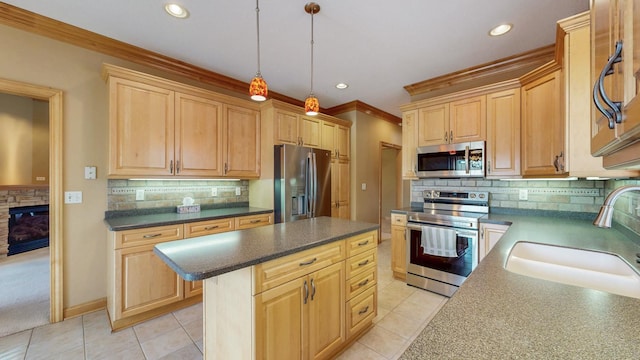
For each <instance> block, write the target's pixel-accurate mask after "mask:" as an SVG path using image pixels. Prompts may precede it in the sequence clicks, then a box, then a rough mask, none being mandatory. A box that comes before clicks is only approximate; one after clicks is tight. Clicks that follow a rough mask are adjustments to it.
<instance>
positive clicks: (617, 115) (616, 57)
mask: <svg viewBox="0 0 640 360" xmlns="http://www.w3.org/2000/svg"><path fill="white" fill-rule="evenodd" d="M621 54H622V40H619V41H617V42H616V49H615V52H614V53H613V55H611V57H610V58H609V61H607V64H606V65H605V66H604V69H602V72H600V77H599V78H598V92H599V93H600V96H601V97H602V100H603V101H604V102H605V104H607V106H609V108H610V109H611V111H609V110H605V111H606V113H608V114H609V116H607V118H608V119H609V128H610V129H613V127H612V126H613V124H612V122H611V120H612V118H613V120H614V121H615V122H616V123H618V124H619V123H621V122H622V112H621V110H620V109H621V107H622V103H621V102H614V101H612V100H611V99H610V98H609V96H607V94H606V92H605V90H604V78H605V76H608V75H611V74H613V64H616V63H619V62H621V61H622V56H621ZM598 110H600V109H599V108H598ZM612 112H613V114H611V113H612ZM605 116H606V114H605Z"/></svg>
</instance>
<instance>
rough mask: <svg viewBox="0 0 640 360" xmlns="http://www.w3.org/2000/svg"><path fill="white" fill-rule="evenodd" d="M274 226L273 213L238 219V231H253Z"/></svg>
mask: <svg viewBox="0 0 640 360" xmlns="http://www.w3.org/2000/svg"><path fill="white" fill-rule="evenodd" d="M269 224H273V213H268V214H259V215H248V216H240V217H237V218H236V224H235V225H236V230H242V229H251V228H254V227H258V226H264V225H269Z"/></svg>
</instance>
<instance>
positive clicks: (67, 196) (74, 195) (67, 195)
mask: <svg viewBox="0 0 640 360" xmlns="http://www.w3.org/2000/svg"><path fill="white" fill-rule="evenodd" d="M64 203H65V204H80V203H82V191H65V192H64Z"/></svg>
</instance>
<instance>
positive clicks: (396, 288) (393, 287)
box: [384, 281, 418, 298]
mask: <svg viewBox="0 0 640 360" xmlns="http://www.w3.org/2000/svg"><path fill="white" fill-rule="evenodd" d="M384 290H385V291H392V292H394V293H396V294H399V295H402V296H404V297H405V298H408V297H409V296H410V295H413V293H415V292H416V291H418V289H416V288H414V287H413V286H408V285H407V284H405V283H404V282H402V281H394V282H392V283H391V284H389V286H387V287H386V288H385V289H384Z"/></svg>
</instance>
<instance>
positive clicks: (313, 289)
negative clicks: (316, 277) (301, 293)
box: [311, 279, 316, 301]
mask: <svg viewBox="0 0 640 360" xmlns="http://www.w3.org/2000/svg"><path fill="white" fill-rule="evenodd" d="M314 296H316V283H315V282H314V281H313V279H311V301H313V297H314Z"/></svg>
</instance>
